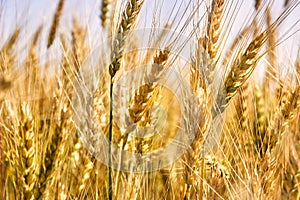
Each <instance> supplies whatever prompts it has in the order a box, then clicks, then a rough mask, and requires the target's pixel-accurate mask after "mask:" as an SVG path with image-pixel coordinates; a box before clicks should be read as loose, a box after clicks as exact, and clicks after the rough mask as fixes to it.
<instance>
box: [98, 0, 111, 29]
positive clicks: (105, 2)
mask: <svg viewBox="0 0 300 200" xmlns="http://www.w3.org/2000/svg"><path fill="white" fill-rule="evenodd" d="M111 4H112V0H102V4H101V14H100V19H101V24H102V27H103V28H105V27H106V26H107V24H108V23H109V12H110V7H111Z"/></svg>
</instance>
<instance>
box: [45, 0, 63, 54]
mask: <svg viewBox="0 0 300 200" xmlns="http://www.w3.org/2000/svg"><path fill="white" fill-rule="evenodd" d="M64 2H65V0H60V1H59V3H58V5H57V8H56V11H55V14H54V18H53V21H52V25H51V28H50V32H49V35H48V42H47V48H49V47H50V46H51V45H52V43H53V41H54V39H55V35H56V32H57V28H58V25H59V20H60V18H61V14H62V10H63V6H64Z"/></svg>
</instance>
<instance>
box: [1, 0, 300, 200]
mask: <svg viewBox="0 0 300 200" xmlns="http://www.w3.org/2000/svg"><path fill="white" fill-rule="evenodd" d="M66 1H67V0H59V2H58V4H57V9H56V11H55V14H54V15H53V19H52V25H51V27H49V29H48V28H47V27H44V26H40V27H39V28H38V29H36V30H35V31H33V32H32V33H33V34H32V35H31V36H30V37H26V38H30V39H29V41H24V37H23V38H21V37H20V35H21V33H22V27H24V25H22V26H20V27H17V28H16V29H15V30H14V31H12V32H11V35H10V36H9V37H8V39H7V40H5V41H1V44H2V46H1V49H0V199H3V200H4V199H300V154H299V153H300V126H299V124H300V110H299V109H300V61H299V60H297V58H295V59H292V58H290V55H286V54H287V52H286V51H284V49H281V48H280V47H281V43H284V41H285V40H286V39H288V38H289V37H291V36H293V35H294V34H295V33H296V32H297V31H298V29H297V30H296V32H287V33H286V34H285V35H284V36H283V37H278V31H279V30H280V29H279V28H280V27H281V25H283V24H285V22H286V19H287V18H288V17H289V16H290V14H291V13H292V12H294V11H295V9H296V8H298V7H299V4H300V3H299V2H298V1H297V0H290V1H285V2H282V4H285V5H284V6H283V7H282V12H281V14H280V15H279V16H278V17H274V15H272V12H271V6H272V3H273V1H266V2H267V3H266V2H265V1H263V3H264V4H263V3H262V2H261V1H259V0H257V1H253V9H252V8H249V10H251V11H250V13H248V15H249V16H248V17H247V18H246V19H247V20H248V21H245V23H244V24H242V25H241V26H240V30H239V32H238V33H237V34H235V35H232V34H230V31H231V24H234V21H235V19H236V17H237V13H238V11H239V6H240V4H241V1H229V0H212V1H186V2H184V1H176V5H177V6H174V7H173V8H170V9H171V14H170V16H164V15H163V14H162V13H163V12H164V11H163V10H161V8H159V7H158V5H159V1H149V2H147V3H148V4H147V6H149V5H153V6H154V7H155V6H157V7H155V9H154V10H153V11H152V12H153V16H152V19H153V20H152V22H151V28H150V31H152V32H153V33H151V34H150V37H149V38H148V41H147V42H148V43H149V46H150V44H151V46H152V47H154V48H149V49H146V50H145V49H139V48H138V47H139V45H140V43H142V42H144V41H141V40H142V39H139V36H138V35H135V34H132V33H133V32H134V31H135V30H137V29H141V28H143V26H142V27H141V25H140V24H141V22H142V21H143V20H142V17H143V16H144V15H143V13H144V14H145V13H147V9H146V8H145V5H146V1H145V2H144V0H123V1H117V0H114V1H113V0H102V1H101V4H99V5H98V6H97V7H98V8H99V9H98V11H100V17H99V15H98V21H99V27H98V28H99V29H101V30H97V29H98V28H94V29H93V30H96V31H98V33H99V35H100V34H102V36H101V38H102V39H103V38H105V39H103V40H105V41H106V42H101V45H103V46H105V47H103V46H102V48H98V50H99V51H96V53H97V54H98V55H99V56H100V60H96V61H94V62H96V65H97V66H101V67H102V69H104V70H103V73H102V74H101V76H100V78H99V80H98V83H97V87H96V88H95V89H94V91H92V92H93V94H92V97H93V98H92V101H90V102H92V103H91V105H86V107H88V108H89V109H90V110H92V114H91V115H90V116H91V117H90V118H88V117H86V116H85V115H83V116H80V114H77V115H79V116H77V117H78V118H80V117H83V118H84V117H86V118H88V119H84V120H85V121H86V123H87V124H89V122H91V121H96V122H97V123H95V124H96V125H97V126H98V127H96V128H97V130H101V131H102V132H103V133H104V134H105V136H106V137H107V139H108V140H109V141H111V142H112V144H114V145H115V146H117V147H118V148H119V149H120V150H124V151H128V152H134V153H138V154H146V153H149V152H150V153H151V152H156V154H158V155H159V152H160V149H163V148H165V147H166V145H168V144H169V142H170V141H172V140H174V138H175V135H176V133H177V132H178V131H179V129H184V127H182V126H183V125H182V124H180V123H179V122H181V121H180V120H179V119H181V118H182V115H184V112H185V111H184V110H181V109H182V107H181V106H179V105H182V104H183V107H188V106H189V104H188V103H187V102H179V101H178V98H176V91H175V93H174V91H170V90H169V89H168V88H166V87H164V86H163V85H162V84H161V83H162V82H163V81H161V79H162V77H163V74H164V73H165V72H166V70H167V69H168V68H171V67H172V66H174V65H176V66H178V69H179V72H180V73H181V76H182V77H183V79H184V82H186V83H188V84H187V85H188V87H189V90H191V92H192V94H193V97H195V98H196V100H197V101H196V104H195V105H196V106H197V107H196V110H197V111H198V113H199V114H198V115H193V112H189V114H186V115H184V116H183V118H184V121H185V124H187V125H188V124H196V125H197V128H196V130H194V133H190V132H189V131H186V132H185V133H184V134H186V135H189V134H193V135H194V138H193V141H192V142H191V143H190V145H189V146H187V147H186V150H185V151H184V152H183V154H182V155H180V157H178V158H177V159H174V161H173V162H172V163H170V164H169V165H167V166H163V167H161V168H158V169H156V170H149V171H145V172H140V173H135V170H132V171H130V170H129V171H128V170H126V171H122V169H121V167H122V165H123V164H122V163H119V165H120V169H119V170H118V169H115V168H110V167H109V166H108V165H107V164H105V163H103V162H101V160H99V159H98V158H97V156H95V155H94V154H92V153H93V152H91V151H90V149H89V148H85V145H84V144H83V143H82V140H81V137H80V136H81V135H82V133H81V130H80V128H78V127H77V126H76V124H75V122H74V116H76V113H75V115H74V106H73V103H74V100H75V101H76V98H77V97H78V95H76V90H75V89H74V86H75V85H80V84H84V83H83V82H80V80H81V78H80V70H81V68H82V67H83V66H84V63H85V60H86V59H87V58H88V57H89V55H90V54H91V51H92V50H93V49H92V47H91V45H89V41H91V40H92V39H91V38H88V32H89V31H90V30H89V28H91V27H90V26H89V25H88V24H82V23H80V22H79V21H78V20H77V19H76V18H75V17H74V20H73V28H72V30H71V31H70V33H66V32H62V31H59V30H60V29H59V28H60V27H61V26H63V21H62V15H63V11H64V9H63V8H64V5H65V3H66ZM162 2H163V1H162ZM203 8H204V9H203ZM182 13H183V14H182ZM180 14H182V15H183V16H185V17H184V18H182V19H178V18H176V17H174V16H179V15H180ZM160 17H167V18H168V19H167V20H166V21H164V22H165V24H163V28H165V29H164V30H166V29H168V30H172V31H174V34H168V33H166V31H158V29H156V28H157V26H159V22H158V21H159V19H160ZM294 22H295V24H294V25H293V26H294V27H296V25H298V23H297V22H296V21H294ZM180 24H181V26H179V25H180ZM182 24H183V25H182ZM291 26H292V25H291ZM3 27H4V26H2V28H3ZM159 30H162V29H159ZM175 32H179V33H182V34H183V35H186V36H185V37H186V38H187V39H188V40H191V41H194V44H195V45H194V46H189V47H188V48H190V49H191V51H190V55H188V56H189V58H185V59H186V60H188V61H187V62H183V61H182V60H180V59H179V58H178V57H179V56H178V55H177V54H176V53H177V52H179V51H180V48H177V47H178V46H179V47H183V46H184V45H190V43H188V42H186V41H184V42H182V41H181V40H179V39H178V38H179V37H177V36H176V34H175ZM42 33H47V34H46V35H47V40H45V39H43V37H41V35H42ZM27 34H28V33H27ZM27 36H28V35H27ZM180 42H182V43H180ZM298 42H299V41H298ZM19 43H22V44H24V43H26V47H28V48H16V46H17V45H18V44H19ZM46 43H47V45H46ZM192 44H193V43H192ZM296 45H299V43H298V44H296ZM42 46H45V48H46V47H47V49H48V50H47V51H46V54H47V52H49V51H50V50H51V49H53V48H54V49H55V52H58V53H57V54H58V55H56V57H55V59H56V60H53V58H52V57H51V56H49V57H48V60H47V59H46V62H41V60H42V56H45V55H41V53H40V51H39V50H40V49H41V47H42ZM132 47H133V48H132ZM128 48H131V49H135V51H130V53H128V52H129V51H126V49H128ZM27 49H28V50H27ZM107 49H109V53H108V54H109V56H108V57H107V56H106V57H105V56H104V53H106V54H107ZM20 51H21V52H20ZM105 51H106V52H105ZM278 52H281V53H278ZM52 53H53V52H52ZM94 53H95V52H94ZM21 55H25V58H24V59H22V56H21ZM102 55H103V56H102ZM281 56H284V57H285V58H286V61H287V63H285V66H284V67H283V66H281V64H280V62H279V60H280V57H281ZM288 58H290V59H288ZM291 60H293V61H291ZM142 65H150V70H145V72H144V76H138V77H134V80H128V81H129V82H128V83H130V84H133V85H134V84H135V83H138V81H139V80H142V81H140V82H139V83H144V84H140V85H139V86H138V87H137V89H135V90H134V91H133V92H132V94H131V97H130V98H129V102H125V101H128V98H122V97H123V95H124V94H122V90H123V89H122V88H118V86H116V85H115V82H117V80H119V78H120V77H122V76H125V73H126V72H127V71H128V70H132V69H134V68H135V67H138V66H142ZM260 74H264V75H263V76H262V75H260ZM169 78H170V79H171V78H172V77H169ZM135 79H136V80H135ZM143 81H144V82H143ZM173 81H174V83H175V82H177V81H180V80H177V79H174V80H173ZM146 82H147V83H146ZM186 90H188V89H187V88H186ZM116 93H117V96H118V98H116V97H114V95H115V94H116ZM118 94H119V95H118ZM113 101H118V106H119V107H118V106H114V105H115V104H114V103H113ZM124 105H127V106H124ZM158 108H163V109H164V110H165V111H164V116H165V118H164V123H163V125H162V126H163V127H161V128H159V131H161V133H159V134H152V135H151V134H150V136H149V137H134V136H133V135H132V134H130V133H131V132H132V131H134V130H135V131H136V127H140V128H142V127H146V128H147V130H150V131H149V132H151V131H157V129H156V127H155V126H159V124H160V123H159V120H162V117H161V116H160V114H161V112H160V109H158ZM187 110H188V109H187ZM217 118H222V119H224V124H222V126H221V127H220V128H215V129H214V127H215V126H216V119H217ZM128 119H130V120H128ZM155 120H156V121H155ZM117 122H118V123H117ZM154 122H155V123H154ZM151 126H154V127H152V129H151ZM134 127H135V128H134ZM87 129H93V127H89V126H88V125H87ZM184 130H189V129H184ZM212 130H213V131H212ZM214 131H218V132H219V133H220V137H219V138H218V140H217V141H215V145H214V146H213V148H212V149H211V151H207V152H205V153H203V148H202V147H203V146H205V142H206V139H207V138H212V136H211V135H210V134H216V133H214ZM82 132H84V130H82ZM92 133H93V134H96V135H97V132H96V131H95V132H93V131H90V132H89V134H92ZM217 135H218V134H217ZM91 138H92V136H91ZM87 140H88V139H87ZM178 145H180V143H179V142H178ZM110 147H111V146H109V148H108V151H107V152H105V153H104V154H103V155H107V156H108V158H109V159H108V161H109V164H112V162H115V160H114V159H113V158H112V155H113V152H112V151H113V149H112V148H110ZM154 157H155V156H154ZM120 162H128V161H126V160H120ZM135 167H137V166H135Z"/></svg>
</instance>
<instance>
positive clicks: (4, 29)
mask: <svg viewBox="0 0 300 200" xmlns="http://www.w3.org/2000/svg"><path fill="white" fill-rule="evenodd" d="M119 2H121V1H119ZM189 2H190V1H189V0H145V4H144V6H143V9H144V11H143V12H142V13H144V15H145V16H144V17H143V19H142V20H141V21H143V22H144V23H145V24H147V26H151V23H152V17H151V16H152V15H153V12H156V14H157V15H159V16H160V17H159V18H160V19H162V21H161V24H164V23H165V22H166V21H167V19H168V18H169V15H170V13H171V10H172V9H173V10H174V8H178V7H179V6H180V5H182V9H180V11H179V13H173V15H172V16H173V17H175V21H180V18H181V15H183V17H187V16H188V15H189V12H191V9H192V8H190V9H188V10H184V9H183V8H184V7H186V5H188V3H189ZM193 2H194V4H195V3H196V2H202V1H200V0H194V1H193ZM229 2H231V1H229ZM232 2H235V1H232ZM236 2H239V3H238V5H239V6H240V7H239V12H237V13H238V14H237V15H236V17H235V21H234V22H232V23H231V24H234V25H233V26H232V27H231V25H230V27H228V28H230V29H232V30H230V34H229V35H228V40H230V39H232V38H234V37H235V36H236V34H237V33H238V32H239V31H240V30H241V28H242V27H245V25H246V24H245V19H246V20H247V19H249V18H251V17H253V14H254V13H255V11H254V0H253V1H252V0H236ZM57 3H58V0H1V4H0V5H1V15H0V17H1V18H0V24H1V26H0V27H1V30H0V34H1V37H2V39H1V40H0V45H2V44H3V42H4V41H5V40H3V38H7V37H8V35H9V34H10V33H11V32H12V31H13V30H15V28H16V27H21V28H22V30H23V34H22V36H21V37H22V38H24V39H25V40H26V39H27V40H28V39H29V38H30V37H31V36H32V35H33V34H34V31H35V30H36V29H37V27H38V26H39V25H41V24H42V25H43V27H45V28H44V37H46V35H47V31H48V30H49V28H50V26H51V23H52V18H53V14H54V12H55V9H56V6H57ZM283 4H284V0H274V2H273V5H272V12H273V17H274V18H275V17H276V16H278V15H279V13H280V12H281V11H282V10H283ZM154 7H155V9H153V8H154ZM204 8H205V3H202V12H203V11H204V10H203V9H204ZM99 9H100V0H84V1H82V0H66V2H65V5H64V10H63V16H62V19H61V26H60V27H59V31H60V32H67V31H69V30H70V29H71V27H72V18H73V17H74V16H75V17H77V18H78V19H79V21H80V24H82V25H86V26H88V27H89V38H92V39H91V40H90V41H91V42H93V38H96V39H95V41H96V43H97V42H99V40H100V41H101V37H98V35H99V30H100V29H101V28H100V20H99V14H100V11H99ZM184 11H185V13H184ZM199 12H201V9H200V11H199ZM198 15H199V17H201V14H199V13H198ZM297 20H300V6H298V7H297V8H296V9H295V10H294V12H293V13H292V14H291V15H290V16H289V17H288V18H287V20H286V21H285V23H284V24H283V25H282V26H281V27H280V29H279V38H280V37H282V35H285V36H287V35H288V34H284V33H285V32H286V31H290V34H291V33H293V32H296V33H295V34H293V36H292V37H290V38H288V40H287V41H285V42H284V43H283V44H282V45H283V48H282V49H283V50H284V51H286V52H290V55H291V56H290V57H291V58H285V59H289V60H290V62H293V59H294V58H293V57H295V56H296V55H297V52H298V48H299V45H300V33H299V30H300V23H298V24H296V25H294V23H295V22H296V21H297ZM291 27H292V29H290V28H291ZM102 39H103V38H102ZM285 63H286V62H285Z"/></svg>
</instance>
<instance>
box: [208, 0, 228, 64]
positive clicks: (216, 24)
mask: <svg viewBox="0 0 300 200" xmlns="http://www.w3.org/2000/svg"><path fill="white" fill-rule="evenodd" d="M224 4H225V3H224V0H213V1H212V10H211V12H210V13H209V15H208V17H209V18H208V27H207V33H206V34H207V37H208V38H207V40H205V41H206V44H205V45H206V46H207V51H208V54H209V56H210V58H211V59H214V58H215V57H216V55H217V53H218V45H217V43H218V40H219V37H220V31H221V29H220V27H221V21H222V13H223V10H224ZM212 70H213V69H212Z"/></svg>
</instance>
